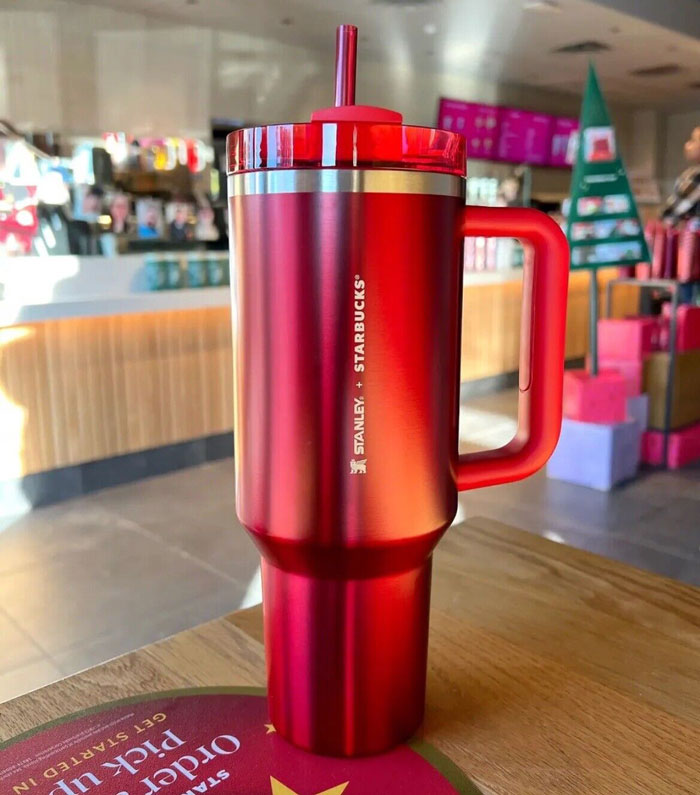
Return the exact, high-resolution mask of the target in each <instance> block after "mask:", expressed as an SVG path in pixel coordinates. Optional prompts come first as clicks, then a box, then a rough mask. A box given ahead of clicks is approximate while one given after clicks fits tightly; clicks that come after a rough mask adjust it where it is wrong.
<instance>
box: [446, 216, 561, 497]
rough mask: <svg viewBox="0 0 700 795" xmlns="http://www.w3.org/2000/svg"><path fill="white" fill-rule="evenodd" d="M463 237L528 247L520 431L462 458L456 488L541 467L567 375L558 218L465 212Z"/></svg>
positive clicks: (557, 422) (552, 440)
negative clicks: (500, 443) (507, 239)
mask: <svg viewBox="0 0 700 795" xmlns="http://www.w3.org/2000/svg"><path fill="white" fill-rule="evenodd" d="M459 231H460V233H461V235H462V236H463V237H514V238H518V239H519V240H522V241H525V242H527V243H529V244H530V245H531V246H532V249H533V252H534V260H533V261H532V264H530V263H529V262H528V259H529V258H527V257H526V263H525V267H524V269H523V304H522V319H521V336H520V375H519V385H520V397H519V401H518V430H517V432H516V434H515V436H514V437H513V439H512V440H511V441H510V442H508V444H506V445H505V446H503V447H499V448H497V449H496V450H486V451H483V452H478V453H468V454H467V455H461V456H459V459H458V461H457V470H456V473H455V475H456V482H457V488H458V489H459V490H460V491H463V490H464V489H476V488H479V487H481V486H494V485H497V484H498V483H508V482H510V481H513V480H519V479H520V478H525V477H527V476H528V475H531V474H533V472H536V471H537V470H538V469H539V468H540V467H542V466H543V465H544V464H545V463H546V461H547V459H548V458H549V456H550V455H551V454H552V452H553V451H554V448H555V446H556V444H557V440H558V439H559V432H560V429H561V416H562V390H563V378H564V341H565V334H566V301H567V291H568V281H569V247H568V244H567V242H566V238H565V237H564V235H563V233H562V231H561V229H559V227H558V226H557V224H556V223H555V222H554V221H553V220H552V219H551V218H549V217H548V216H547V215H545V214H544V213H542V212H539V211H538V210H532V209H528V208H520V207H513V208H510V207H474V206H468V207H465V208H464V209H463V210H462V215H461V220H460V225H459Z"/></svg>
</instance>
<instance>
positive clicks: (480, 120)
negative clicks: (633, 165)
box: [437, 99, 578, 166]
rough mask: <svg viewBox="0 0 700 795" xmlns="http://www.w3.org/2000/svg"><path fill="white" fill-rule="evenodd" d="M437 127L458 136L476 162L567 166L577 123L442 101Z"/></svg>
mask: <svg viewBox="0 0 700 795" xmlns="http://www.w3.org/2000/svg"><path fill="white" fill-rule="evenodd" d="M437 124H438V127H440V129H443V130H452V131H453V132H458V133H461V134H462V135H463V136H464V137H465V139H466V141H467V153H468V155H469V157H470V158H472V159H477V160H494V161H503V162H507V163H528V164H530V165H535V166H569V165H571V161H570V160H568V159H567V151H568V145H569V138H570V136H571V133H572V132H574V131H575V130H577V129H578V120H577V119H573V118H568V117H562V116H551V115H549V114H547V113H533V112H531V111H526V110H518V109H517V108H501V107H498V106H497V105H486V104H483V103H478V102H461V101H460V100H456V99H441V100H440V106H439V110H438V122H437Z"/></svg>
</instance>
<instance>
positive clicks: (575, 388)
mask: <svg viewBox="0 0 700 795" xmlns="http://www.w3.org/2000/svg"><path fill="white" fill-rule="evenodd" d="M627 390H628V386H627V381H626V379H625V378H624V377H623V376H622V375H618V374H617V373H612V372H610V373H606V374H604V375H597V376H594V375H590V373H587V372H586V371H585V370H567V371H566V372H565V373H564V416H565V417H566V418H568V419H570V420H578V421H579V422H598V423H609V422H624V421H625V419H626V403H627Z"/></svg>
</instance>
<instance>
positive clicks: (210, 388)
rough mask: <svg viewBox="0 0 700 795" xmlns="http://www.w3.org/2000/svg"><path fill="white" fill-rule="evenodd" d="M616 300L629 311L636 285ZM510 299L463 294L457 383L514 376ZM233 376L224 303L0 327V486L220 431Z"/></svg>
mask: <svg viewBox="0 0 700 795" xmlns="http://www.w3.org/2000/svg"><path fill="white" fill-rule="evenodd" d="M613 276H614V271H611V272H610V273H609V274H607V275H606V274H605V273H601V275H600V282H601V285H603V284H604V283H605V281H606V280H607V279H609V278H612V277H613ZM588 278H589V277H588V274H587V273H575V274H572V275H571V281H570V286H569V313H568V321H567V341H566V355H567V358H569V359H571V358H577V357H582V356H584V355H585V353H586V350H587V344H588ZM625 289H626V290H627V292H624V291H623V290H625ZM615 297H616V301H615V305H614V310H615V314H617V315H621V314H626V313H633V312H634V311H635V308H636V301H637V298H636V291H635V290H634V289H629V288H618V290H616V292H615ZM520 302H521V283H520V282H519V281H513V282H500V283H496V284H481V285H473V286H468V287H465V288H464V313H463V321H462V328H463V337H462V374H461V377H462V380H463V381H467V380H472V379H477V378H484V377H487V376H493V375H498V374H500V373H507V372H513V371H515V370H517V369H518V356H519V346H520ZM232 379H233V375H232V353H231V327H230V312H229V308H228V307H208V308H202V309H192V310H177V311H175V310H174V311H161V312H150V313H145V314H124V315H112V316H101V317H77V318H67V319H61V320H48V321H45V322H41V323H30V324H25V325H21V326H14V327H9V328H0V481H2V480H6V479H12V478H17V477H21V476H23V475H27V474H31V473H34V472H42V471H45V470H48V469H56V468H58V467H65V466H70V465H73V464H79V463H83V462H86V461H94V460H97V459H102V458H109V457H112V456H116V455H120V454H123V453H131V452H135V451H138V450H144V449H148V448H151V447H159V446H161V445H167V444H172V443H175V442H179V441H184V440H187V439H196V438H199V437H202V436H208V435H211V434H217V433H223V432H226V431H230V430H231V428H232V426H233V394H232Z"/></svg>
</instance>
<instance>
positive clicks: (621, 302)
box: [461, 269, 639, 381]
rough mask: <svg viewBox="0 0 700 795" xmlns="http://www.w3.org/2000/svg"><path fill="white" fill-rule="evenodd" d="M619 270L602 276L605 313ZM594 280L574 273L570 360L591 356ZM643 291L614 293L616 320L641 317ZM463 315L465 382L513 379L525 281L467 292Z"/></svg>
mask: <svg viewBox="0 0 700 795" xmlns="http://www.w3.org/2000/svg"><path fill="white" fill-rule="evenodd" d="M616 275H617V272H616V270H615V269H609V270H607V271H601V272H600V274H599V276H598V282H599V296H600V310H601V313H602V312H603V310H604V299H605V284H607V282H608V281H610V279H614V278H615V277H616ZM589 278H590V276H589V274H588V273H587V272H585V273H584V272H576V273H572V274H571V276H570V278H569V304H568V312H567V319H566V358H567V359H578V358H581V357H583V356H585V355H586V353H587V352H588V296H589ZM638 294H639V291H638V290H637V289H636V288H634V287H633V286H632V287H628V286H625V285H621V286H619V287H616V288H615V290H614V292H613V314H614V315H615V316H617V317H621V316H624V315H628V314H636V312H637V304H638ZM463 300H464V306H463V312H462V372H461V378H462V381H471V380H474V379H477V378H487V377H489V376H495V375H500V374H501V373H510V372H514V371H516V370H517V369H518V360H519V355H520V305H521V301H522V283H521V282H520V281H514V282H501V283H496V284H482V285H472V286H469V285H468V286H465V287H464V299H463Z"/></svg>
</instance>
